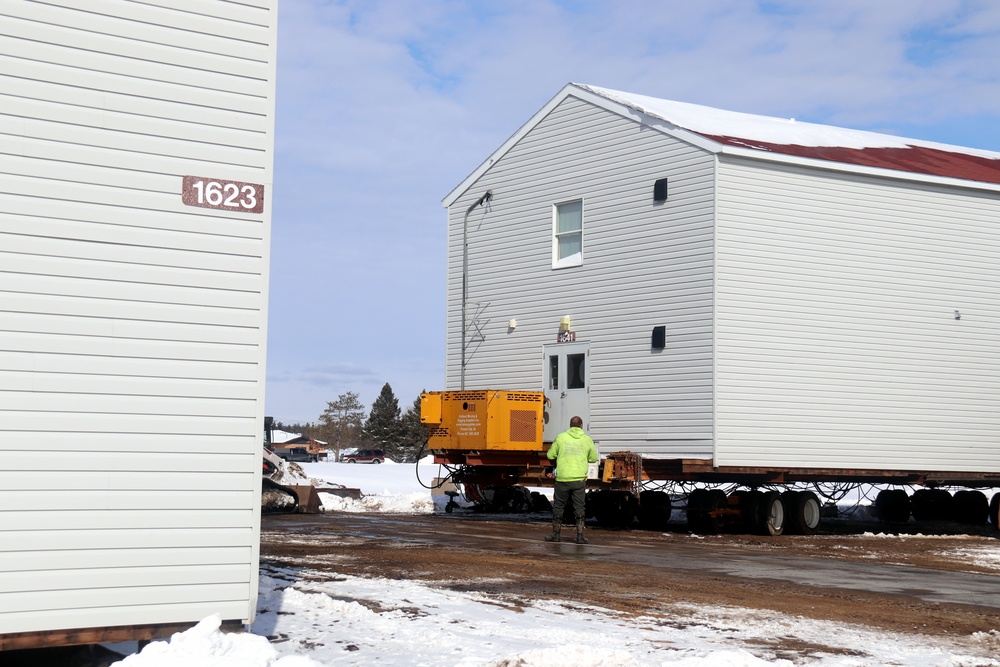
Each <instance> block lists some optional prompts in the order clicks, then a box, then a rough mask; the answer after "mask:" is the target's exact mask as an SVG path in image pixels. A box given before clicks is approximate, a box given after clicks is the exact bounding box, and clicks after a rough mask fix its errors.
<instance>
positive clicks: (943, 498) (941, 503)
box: [875, 489, 1000, 527]
mask: <svg viewBox="0 0 1000 667" xmlns="http://www.w3.org/2000/svg"><path fill="white" fill-rule="evenodd" d="M875 516H877V517H878V518H879V519H881V520H882V521H886V522H889V523H905V522H906V521H909V519H910V517H911V516H912V517H913V518H914V519H916V520H917V521H955V522H957V523H964V524H970V525H976V526H979V525H982V524H985V523H986V522H987V521H989V523H991V524H993V526H994V527H998V526H1000V493H996V494H994V495H993V498H992V500H987V499H986V494H985V493H983V492H982V491H976V490H970V489H963V490H961V491H956V492H955V494H954V495H952V494H951V493H950V492H948V491H947V490H945V489H918V490H917V491H914V492H913V495H910V494H908V493H907V492H906V491H904V490H903V489H885V490H883V491H879V493H878V495H877V496H875Z"/></svg>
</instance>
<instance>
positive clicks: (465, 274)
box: [460, 190, 493, 390]
mask: <svg viewBox="0 0 1000 667" xmlns="http://www.w3.org/2000/svg"><path fill="white" fill-rule="evenodd" d="M491 199H493V191H492V190H487V191H486V193H485V194H483V196H482V197H480V198H479V199H477V200H476V201H475V202H473V203H472V205H471V206H470V207H469V208H468V210H467V211H466V212H465V218H464V219H463V220H462V384H461V387H460V388H461V389H463V390H464V389H465V335H466V334H465V311H466V306H467V304H468V301H469V215H470V214H471V213H472V211H474V210H475V209H476V207H478V206H482V205H483V204H485V203H487V202H488V201H490V200H491Z"/></svg>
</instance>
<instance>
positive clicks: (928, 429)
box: [717, 160, 1000, 471]
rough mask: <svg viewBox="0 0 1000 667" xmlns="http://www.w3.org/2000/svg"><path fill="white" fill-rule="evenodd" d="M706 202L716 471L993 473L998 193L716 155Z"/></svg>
mask: <svg viewBox="0 0 1000 667" xmlns="http://www.w3.org/2000/svg"><path fill="white" fill-rule="evenodd" d="M718 211H719V213H718V246H717V252H718V274H717V298H718V320H717V326H718V341H717V354H718V358H717V386H718V393H717V401H718V422H717V442H718V445H717V446H718V452H717V457H718V458H717V463H718V464H719V465H749V466H757V465H764V466H779V467H803V466H804V467H823V468H851V469H859V468H867V469H903V470H907V469H909V470H941V471H955V470H960V471H996V470H1000V448H998V447H997V434H998V433H1000V345H998V344H997V343H998V341H1000V263H998V262H997V257H1000V225H998V222H1000V195H997V194H996V193H983V192H977V191H974V190H966V189H959V188H944V187H933V186H926V185H911V184H906V183H903V182H901V181H895V180H888V179H885V180H881V179H876V178H867V177H861V176H851V175H846V174H836V173H832V172H819V171H814V170H807V169H803V168H793V167H778V166H775V165H771V164H763V163H761V164H754V163H750V162H746V161H739V160H724V161H723V163H722V165H721V166H720V177H719V208H718ZM955 310H959V311H961V316H962V317H961V320H956V319H955V316H954V311H955Z"/></svg>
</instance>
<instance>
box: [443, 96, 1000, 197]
mask: <svg viewBox="0 0 1000 667" xmlns="http://www.w3.org/2000/svg"><path fill="white" fill-rule="evenodd" d="M570 96H574V97H579V98H581V99H585V100H587V101H590V102H592V103H594V104H597V105H598V106H601V107H604V108H606V109H608V110H610V111H612V112H615V113H618V114H620V115H623V116H627V117H631V118H633V119H635V120H637V121H638V122H641V123H643V124H646V125H649V126H650V127H653V128H656V129H658V130H660V131H662V132H664V133H666V134H670V135H672V136H675V137H677V138H678V139H681V140H682V141H687V142H689V143H692V144H695V145H697V146H699V147H701V148H703V149H705V150H707V151H709V152H712V153H716V154H728V155H740V156H743V157H750V158H756V159H765V160H776V161H782V162H795V163H800V164H810V165H812V166H817V167H826V168H831V169H839V170H846V171H858V172H862V173H869V174H879V175H882V176H893V177H896V178H907V179H911V180H920V181H932V182H941V183H951V184H956V183H957V184H962V185H966V186H969V187H981V188H983V189H988V190H994V191H996V190H1000V188H998V187H997V186H998V185H1000V153H996V152H992V151H984V150H977V149H973V148H963V147H961V146H951V145H948V144H940V143H935V142H930V141H921V140H919V139H906V138H903V137H896V136H892V135H888V134H879V133H877V132H866V131H863V130H851V129H846V128H839V127H833V126H830V125H818V124H815V123H803V122H799V121H796V120H795V119H787V118H774V117H770V116H756V115H753V114H746V113H739V112H735V111H723V110H721V109H713V108H712V107H706V106H701V105H697V104H688V103H684V102H672V101H670V100H661V99H658V98H655V97H647V96H645V95H636V94H633V93H625V92H621V91H617V90H610V89H607V88H598V87H596V86H587V85H583V84H572V83H571V84H567V85H566V86H565V87H564V88H563V89H562V90H561V91H560V92H559V94H558V95H556V96H555V97H554V98H552V100H550V101H549V103H548V104H546V105H545V106H544V107H543V108H542V109H541V110H539V111H538V113H536V114H535V115H534V116H532V118H531V120H529V121H528V122H527V123H525V124H524V125H523V126H522V127H521V128H520V129H519V130H518V131H517V132H516V133H515V134H514V135H513V136H511V138H510V139H508V140H507V141H506V142H505V143H504V144H503V146H501V147H500V148H499V149H497V151H496V152H494V153H493V155H491V156H490V158H489V159H488V160H487V161H486V162H484V163H483V164H481V165H480V166H479V168H478V169H476V171H475V172H473V173H472V174H470V175H469V177H468V178H466V179H465V180H464V181H463V182H462V184H460V185H459V186H458V187H457V188H455V189H454V190H453V191H452V192H451V193H450V194H449V195H448V196H447V197H445V200H444V205H445V206H450V205H451V204H452V203H453V202H454V201H455V200H456V199H458V197H460V196H461V195H462V193H464V192H465V191H466V189H467V188H469V187H470V186H471V185H472V183H473V182H474V181H475V180H476V179H478V178H479V177H480V176H481V175H482V174H483V173H484V172H485V171H486V170H488V169H489V167H490V166H491V165H492V164H493V163H494V162H495V161H496V160H497V159H499V158H500V157H501V156H502V155H503V154H504V153H506V152H507V151H508V150H510V148H512V147H513V146H514V145H515V144H516V143H517V141H519V140H520V139H521V137H523V136H524V135H525V134H527V132H528V131H530V130H531V128H532V127H534V126H535V125H536V124H538V123H539V122H541V121H542V119H544V118H545V116H547V115H548V114H549V112H551V111H552V109H554V108H555V107H556V106H557V105H558V104H559V103H561V102H562V101H563V100H565V99H566V98H567V97H570Z"/></svg>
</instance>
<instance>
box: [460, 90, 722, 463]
mask: <svg viewBox="0 0 1000 667" xmlns="http://www.w3.org/2000/svg"><path fill="white" fill-rule="evenodd" d="M714 163H715V162H714V157H713V156H712V155H710V154H709V153H707V152H705V151H703V150H701V149H698V148H695V147H693V146H691V145H688V144H685V143H683V142H680V141H678V140H676V139H674V138H672V137H669V136H666V135H664V134H663V133H660V132H658V131H653V130H651V129H650V128H649V127H645V126H643V125H640V124H639V123H637V122H634V121H633V120H630V119H627V118H623V117H622V116H620V115H618V114H614V113H611V112H609V111H607V110H605V109H602V108H600V107H597V106H594V105H592V104H590V103H589V102H586V101H583V100H580V99H578V98H576V97H572V96H571V97H568V98H567V99H565V100H563V101H562V102H561V103H560V104H558V105H557V106H556V107H555V108H554V109H553V110H552V111H551V113H549V114H548V116H547V117H545V118H544V119H542V120H541V121H540V122H538V123H537V124H536V125H534V126H533V127H532V128H531V129H530V131H528V132H527V133H526V134H525V135H524V136H523V137H522V138H521V139H520V140H519V141H518V142H517V143H516V144H515V145H514V146H512V147H511V149H510V150H508V151H507V152H505V153H504V154H503V156H502V157H501V158H499V159H498V160H497V161H496V163H495V164H493V165H491V166H490V167H489V169H488V170H486V172H485V173H484V174H483V175H482V176H481V177H480V178H479V179H478V180H477V181H475V182H474V183H473V184H472V185H471V186H470V187H469V188H468V189H467V191H465V192H464V193H462V195H461V196H460V197H458V198H457V200H456V201H455V202H454V203H453V204H452V205H451V207H450V209H449V218H448V220H449V236H448V247H449V253H448V256H449V264H448V344H447V367H448V369H447V386H448V388H450V389H457V388H459V386H460V380H459V378H460V357H461V328H460V322H461V294H462V220H463V217H464V215H465V212H466V210H467V209H468V207H469V205H470V204H471V203H472V202H474V201H475V200H476V199H478V198H479V197H480V196H481V195H482V194H483V193H484V192H485V191H486V190H488V189H492V190H493V193H494V196H493V200H492V202H491V203H490V204H489V205H488V207H486V208H485V210H484V209H483V208H477V209H475V210H474V211H473V212H472V214H471V215H470V216H469V302H470V307H469V317H470V319H471V318H472V316H473V315H474V314H475V313H476V310H477V304H478V305H479V306H480V307H481V308H482V312H481V320H482V322H483V327H484V328H483V332H484V334H485V340H483V341H482V342H480V343H479V344H478V345H476V344H472V345H471V346H470V348H469V360H468V364H467V370H466V388H468V389H484V388H504V389H531V390H540V389H541V388H542V347H543V345H544V344H548V343H554V342H555V340H556V333H557V330H558V326H559V320H560V318H561V317H562V316H564V315H569V316H571V317H572V323H573V330H574V331H575V332H576V334H577V340H578V341H589V343H590V387H591V394H590V411H591V434H592V435H593V436H594V437H595V439H597V440H598V442H599V445H600V447H601V449H602V451H605V452H609V451H614V450H616V449H630V450H633V451H637V452H641V453H644V454H647V455H654V456H665V457H676V456H684V457H687V456H696V457H702V458H704V457H707V456H709V455H710V454H711V438H712V381H713V378H712V289H713V284H712V270H713V265H712V247H713V237H712V224H713V195H714V192H713V174H714ZM663 177H667V178H669V200H668V201H667V202H666V203H665V204H662V205H655V204H654V203H653V183H654V181H655V180H656V179H658V178H663ZM577 198H580V199H583V202H584V203H583V208H584V214H583V217H584V223H583V224H584V234H583V236H584V241H583V243H584V251H583V254H584V259H583V265H582V266H579V267H573V268H563V269H553V268H552V206H553V204H555V203H559V202H564V201H567V200H573V199H577ZM510 319H516V320H517V322H518V326H517V328H516V329H515V330H514V331H512V332H508V330H507V322H508V321H509V320H510ZM656 325H665V326H666V327H667V349H666V350H664V351H662V352H660V353H653V352H651V351H650V336H651V333H652V328H653V327H654V326H656ZM470 328H471V327H470Z"/></svg>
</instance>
